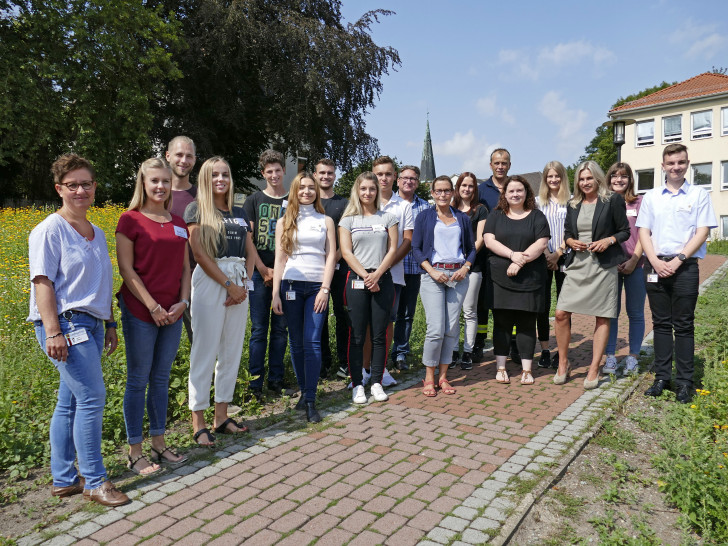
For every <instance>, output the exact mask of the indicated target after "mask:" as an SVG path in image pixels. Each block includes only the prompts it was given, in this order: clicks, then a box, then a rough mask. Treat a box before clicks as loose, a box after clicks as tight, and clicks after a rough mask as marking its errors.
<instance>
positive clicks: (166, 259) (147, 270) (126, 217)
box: [116, 210, 189, 322]
mask: <svg viewBox="0 0 728 546" xmlns="http://www.w3.org/2000/svg"><path fill="white" fill-rule="evenodd" d="M116 233H121V234H122V235H125V236H126V237H127V238H128V239H129V240H130V241H131V242H132V243H134V271H136V272H137V275H139V278H140V279H141V280H142V282H143V283H144V287H145V288H146V289H147V291H148V292H149V293H150V294H151V295H152V297H153V298H154V299H155V300H156V301H157V303H159V304H160V305H161V306H162V307H163V308H164V309H167V310H168V309H169V308H170V307H171V306H172V305H174V304H175V303H177V302H178V301H179V298H180V293H179V292H180V286H181V283H182V266H183V264H184V259H185V251H186V249H187V238H188V237H189V234H188V232H187V224H185V221H184V220H183V219H182V218H180V217H179V216H176V215H174V214H172V221H171V222H166V223H164V224H160V223H159V222H155V221H154V220H150V219H149V218H147V217H146V216H144V215H143V214H142V213H141V212H139V211H138V210H128V211H126V212H125V213H123V214H122V215H121V218H119V223H118V224H117V226H116ZM119 295H122V296H123V297H124V303H125V304H126V306H127V308H128V309H129V311H130V312H131V314H132V315H134V316H135V317H136V318H138V319H139V320H143V321H145V322H154V319H152V315H151V313H150V312H149V309H147V307H146V306H145V305H144V304H143V303H142V302H141V301H139V300H138V299H137V298H136V296H135V295H134V294H132V293H131V290H129V287H127V286H126V283H123V284H122V285H121V289H120V290H119V292H118V293H117V294H116V296H117V297H119Z"/></svg>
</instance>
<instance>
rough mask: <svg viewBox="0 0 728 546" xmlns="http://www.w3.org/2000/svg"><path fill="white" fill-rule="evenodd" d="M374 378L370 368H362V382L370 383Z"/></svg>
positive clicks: (364, 383) (363, 383)
mask: <svg viewBox="0 0 728 546" xmlns="http://www.w3.org/2000/svg"><path fill="white" fill-rule="evenodd" d="M371 378H372V373H371V372H370V371H369V370H366V369H364V368H362V370H361V384H362V385H368V384H369V381H370V380H371Z"/></svg>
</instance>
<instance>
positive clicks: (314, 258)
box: [273, 172, 336, 423]
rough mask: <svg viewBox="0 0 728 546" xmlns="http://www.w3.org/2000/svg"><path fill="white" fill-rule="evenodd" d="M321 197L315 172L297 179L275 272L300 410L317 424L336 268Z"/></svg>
mask: <svg viewBox="0 0 728 546" xmlns="http://www.w3.org/2000/svg"><path fill="white" fill-rule="evenodd" d="M319 193H320V191H319V185H318V182H316V180H314V178H313V176H312V175H311V174H310V173H306V172H302V173H299V174H298V175H297V176H296V178H294V179H293V182H292V183H291V188H290V191H289V194H288V207H287V208H286V212H285V214H284V215H283V218H282V219H281V220H279V221H278V222H277V224H276V258H275V267H274V269H273V271H274V273H273V312H274V313H276V314H277V315H285V317H286V322H287V323H288V339H289V340H290V348H291V362H292V363H293V369H294V371H295V372H296V379H297V380H298V386H299V388H300V389H301V398H300V400H299V401H298V403H297V404H296V409H297V410H299V411H302V410H305V411H306V419H307V420H308V421H310V422H312V423H318V422H319V421H321V415H319V412H318V411H317V410H316V387H317V385H318V379H319V375H320V374H321V330H322V329H323V326H324V321H325V320H326V312H327V311H328V304H329V292H330V290H331V279H332V277H333V276H334V267H335V266H336V233H335V231H334V230H335V228H334V221H333V220H332V219H331V218H330V217H329V216H326V215H325V214H324V208H323V205H322V204H321V197H320V195H319ZM281 294H284V296H283V297H281Z"/></svg>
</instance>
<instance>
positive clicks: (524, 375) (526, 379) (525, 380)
mask: <svg viewBox="0 0 728 546" xmlns="http://www.w3.org/2000/svg"><path fill="white" fill-rule="evenodd" d="M533 383H534V379H533V376H532V375H531V372H530V370H523V371H522V372H521V385H533Z"/></svg>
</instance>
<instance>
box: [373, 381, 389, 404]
mask: <svg viewBox="0 0 728 546" xmlns="http://www.w3.org/2000/svg"><path fill="white" fill-rule="evenodd" d="M372 396H373V397H374V400H376V401H377V402H386V401H387V400H389V396H387V393H386V392H384V389H383V388H382V386H381V385H380V384H379V383H374V384H372Z"/></svg>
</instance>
